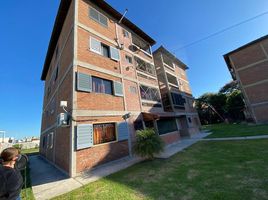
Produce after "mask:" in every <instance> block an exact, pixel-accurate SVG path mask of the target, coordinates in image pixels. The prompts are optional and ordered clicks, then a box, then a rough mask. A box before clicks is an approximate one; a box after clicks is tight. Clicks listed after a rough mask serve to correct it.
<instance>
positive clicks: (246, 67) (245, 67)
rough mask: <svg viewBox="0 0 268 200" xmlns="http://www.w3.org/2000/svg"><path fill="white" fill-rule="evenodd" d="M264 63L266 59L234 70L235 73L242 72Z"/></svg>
mask: <svg viewBox="0 0 268 200" xmlns="http://www.w3.org/2000/svg"><path fill="white" fill-rule="evenodd" d="M266 61H268V59H267V58H265V59H263V60H260V61H258V62H255V63H252V64H249V65H246V66H244V67H240V68H239V69H236V71H237V72H239V71H242V70H245V69H248V68H251V67H254V66H255V65H258V64H261V63H263V62H266Z"/></svg>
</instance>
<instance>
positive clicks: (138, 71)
mask: <svg viewBox="0 0 268 200" xmlns="http://www.w3.org/2000/svg"><path fill="white" fill-rule="evenodd" d="M136 71H137V73H138V74H142V75H144V76H148V77H150V78H151V79H154V80H155V81H157V77H156V76H152V75H150V74H148V73H145V72H144V71H140V70H139V69H137V68H136ZM138 76H139V75H138Z"/></svg>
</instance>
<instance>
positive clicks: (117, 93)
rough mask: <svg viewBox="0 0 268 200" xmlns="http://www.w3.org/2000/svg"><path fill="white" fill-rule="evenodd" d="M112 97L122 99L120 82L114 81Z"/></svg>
mask: <svg viewBox="0 0 268 200" xmlns="http://www.w3.org/2000/svg"><path fill="white" fill-rule="evenodd" d="M113 86H114V95H115V96H119V97H122V96H124V95H123V85H122V83H120V82H117V81H114V84H113Z"/></svg>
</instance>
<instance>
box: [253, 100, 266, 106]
mask: <svg viewBox="0 0 268 200" xmlns="http://www.w3.org/2000/svg"><path fill="white" fill-rule="evenodd" d="M266 104H268V101H263V102H260V103H253V104H251V106H253V107H257V106H263V105H266Z"/></svg>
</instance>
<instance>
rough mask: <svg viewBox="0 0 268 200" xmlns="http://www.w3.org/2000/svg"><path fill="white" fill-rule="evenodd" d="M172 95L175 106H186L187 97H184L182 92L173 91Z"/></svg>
mask: <svg viewBox="0 0 268 200" xmlns="http://www.w3.org/2000/svg"><path fill="white" fill-rule="evenodd" d="M171 97H172V102H173V104H174V105H175V106H179V107H184V104H185V102H186V101H185V99H184V98H183V97H182V95H181V94H177V93H173V92H172V93H171Z"/></svg>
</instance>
